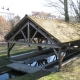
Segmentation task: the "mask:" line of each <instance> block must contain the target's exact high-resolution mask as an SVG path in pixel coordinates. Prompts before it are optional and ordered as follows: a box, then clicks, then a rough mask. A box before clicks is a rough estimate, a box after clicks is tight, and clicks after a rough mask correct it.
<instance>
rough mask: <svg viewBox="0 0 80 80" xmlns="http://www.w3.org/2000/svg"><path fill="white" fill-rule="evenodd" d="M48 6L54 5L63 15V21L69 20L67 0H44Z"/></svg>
mask: <svg viewBox="0 0 80 80" xmlns="http://www.w3.org/2000/svg"><path fill="white" fill-rule="evenodd" d="M46 1H47V4H46V5H47V6H48V7H55V8H56V9H57V10H58V11H59V12H60V13H61V14H62V15H64V16H65V21H66V22H68V21H69V14H68V1H67V0H59V3H55V2H53V1H51V0H46Z"/></svg>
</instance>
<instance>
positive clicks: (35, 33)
mask: <svg viewBox="0 0 80 80" xmlns="http://www.w3.org/2000/svg"><path fill="white" fill-rule="evenodd" d="M36 34H37V31H35V33H34V35H33V36H32V38H31V41H30V42H32V40H33V38H34V37H35V36H36Z"/></svg>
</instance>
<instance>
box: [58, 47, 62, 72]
mask: <svg viewBox="0 0 80 80" xmlns="http://www.w3.org/2000/svg"><path fill="white" fill-rule="evenodd" d="M61 53H62V48H59V71H60V69H61V67H62V59H61V58H62V56H61V55H62V54H61Z"/></svg>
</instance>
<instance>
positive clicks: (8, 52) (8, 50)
mask: <svg viewBox="0 0 80 80" xmlns="http://www.w3.org/2000/svg"><path fill="white" fill-rule="evenodd" d="M9 47H10V46H9V43H7V55H8V58H10V49H9Z"/></svg>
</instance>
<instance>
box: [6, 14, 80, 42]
mask: <svg viewBox="0 0 80 80" xmlns="http://www.w3.org/2000/svg"><path fill="white" fill-rule="evenodd" d="M27 19H29V20H32V21H33V23H34V24H38V25H39V26H40V28H41V29H43V31H44V30H45V31H46V32H47V33H49V34H50V35H52V36H53V37H54V38H56V39H57V40H59V41H60V42H61V43H66V42H71V41H76V40H80V24H72V23H66V22H63V21H58V20H53V19H50V18H41V17H36V16H25V17H24V18H23V19H22V20H21V21H20V22H19V23H18V24H17V25H16V26H15V28H14V29H12V30H11V31H10V32H9V33H8V34H7V35H6V36H5V39H6V40H8V39H9V38H10V37H11V36H12V34H14V33H15V32H16V31H17V30H18V29H19V28H20V26H22V25H24V24H25V23H26V21H27Z"/></svg>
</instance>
